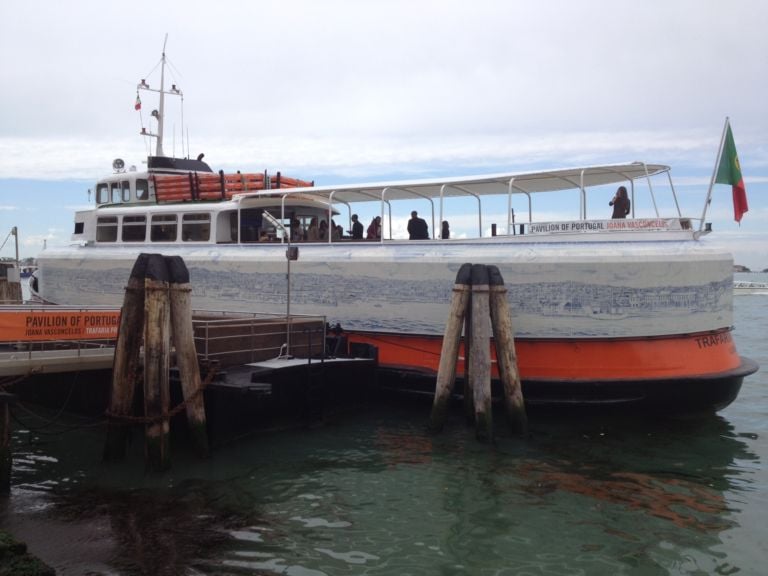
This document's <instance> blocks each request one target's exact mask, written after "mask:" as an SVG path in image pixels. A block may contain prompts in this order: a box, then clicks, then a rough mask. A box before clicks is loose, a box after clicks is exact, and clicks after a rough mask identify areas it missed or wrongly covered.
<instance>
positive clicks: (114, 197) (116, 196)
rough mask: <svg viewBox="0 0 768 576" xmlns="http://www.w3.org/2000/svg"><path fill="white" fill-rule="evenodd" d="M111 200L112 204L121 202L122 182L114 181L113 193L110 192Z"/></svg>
mask: <svg viewBox="0 0 768 576" xmlns="http://www.w3.org/2000/svg"><path fill="white" fill-rule="evenodd" d="M109 201H110V202H111V203H112V204H119V203H120V182H112V193H111V194H110V197H109Z"/></svg>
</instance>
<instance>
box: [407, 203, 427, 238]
mask: <svg viewBox="0 0 768 576" xmlns="http://www.w3.org/2000/svg"><path fill="white" fill-rule="evenodd" d="M408 238H410V239H411V240H429V227H428V226H427V222H426V220H424V218H419V214H418V213H417V212H416V210H414V211H413V212H411V219H410V220H408Z"/></svg>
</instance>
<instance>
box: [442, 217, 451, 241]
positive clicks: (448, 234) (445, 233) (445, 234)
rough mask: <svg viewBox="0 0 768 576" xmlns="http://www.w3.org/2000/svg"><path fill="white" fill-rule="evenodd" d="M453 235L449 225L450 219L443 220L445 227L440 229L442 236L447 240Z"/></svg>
mask: <svg viewBox="0 0 768 576" xmlns="http://www.w3.org/2000/svg"><path fill="white" fill-rule="evenodd" d="M450 237H451V229H450V227H449V226H448V220H443V227H442V229H441V230H440V238H442V239H443V240H447V239H448V238H450Z"/></svg>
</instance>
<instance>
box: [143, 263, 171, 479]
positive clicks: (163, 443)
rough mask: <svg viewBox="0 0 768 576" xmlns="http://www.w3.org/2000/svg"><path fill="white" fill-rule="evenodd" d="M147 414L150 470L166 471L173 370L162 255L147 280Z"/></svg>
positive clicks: (145, 398)
mask: <svg viewBox="0 0 768 576" xmlns="http://www.w3.org/2000/svg"><path fill="white" fill-rule="evenodd" d="M144 289H145V295H144V413H145V416H146V417H147V419H148V420H149V421H148V423H147V425H146V428H145V459H146V465H147V468H148V469H150V470H155V471H162V470H166V469H167V468H168V467H169V465H170V453H169V450H170V449H169V443H168V432H169V423H168V404H169V391H168V377H169V371H170V330H169V328H170V306H169V301H168V300H169V299H168V268H167V266H166V263H165V258H164V257H163V256H162V254H151V255H150V256H149V261H148V262H147V272H146V276H145V279H144Z"/></svg>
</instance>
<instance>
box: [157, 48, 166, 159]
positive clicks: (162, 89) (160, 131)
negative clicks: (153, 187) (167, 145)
mask: <svg viewBox="0 0 768 576" xmlns="http://www.w3.org/2000/svg"><path fill="white" fill-rule="evenodd" d="M167 43H168V34H166V35H165V40H164V41H163V56H162V57H161V59H160V112H159V114H158V115H157V149H156V151H155V153H156V154H157V155H158V156H165V154H163V124H164V122H163V120H164V119H165V45H166V44H167Z"/></svg>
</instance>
